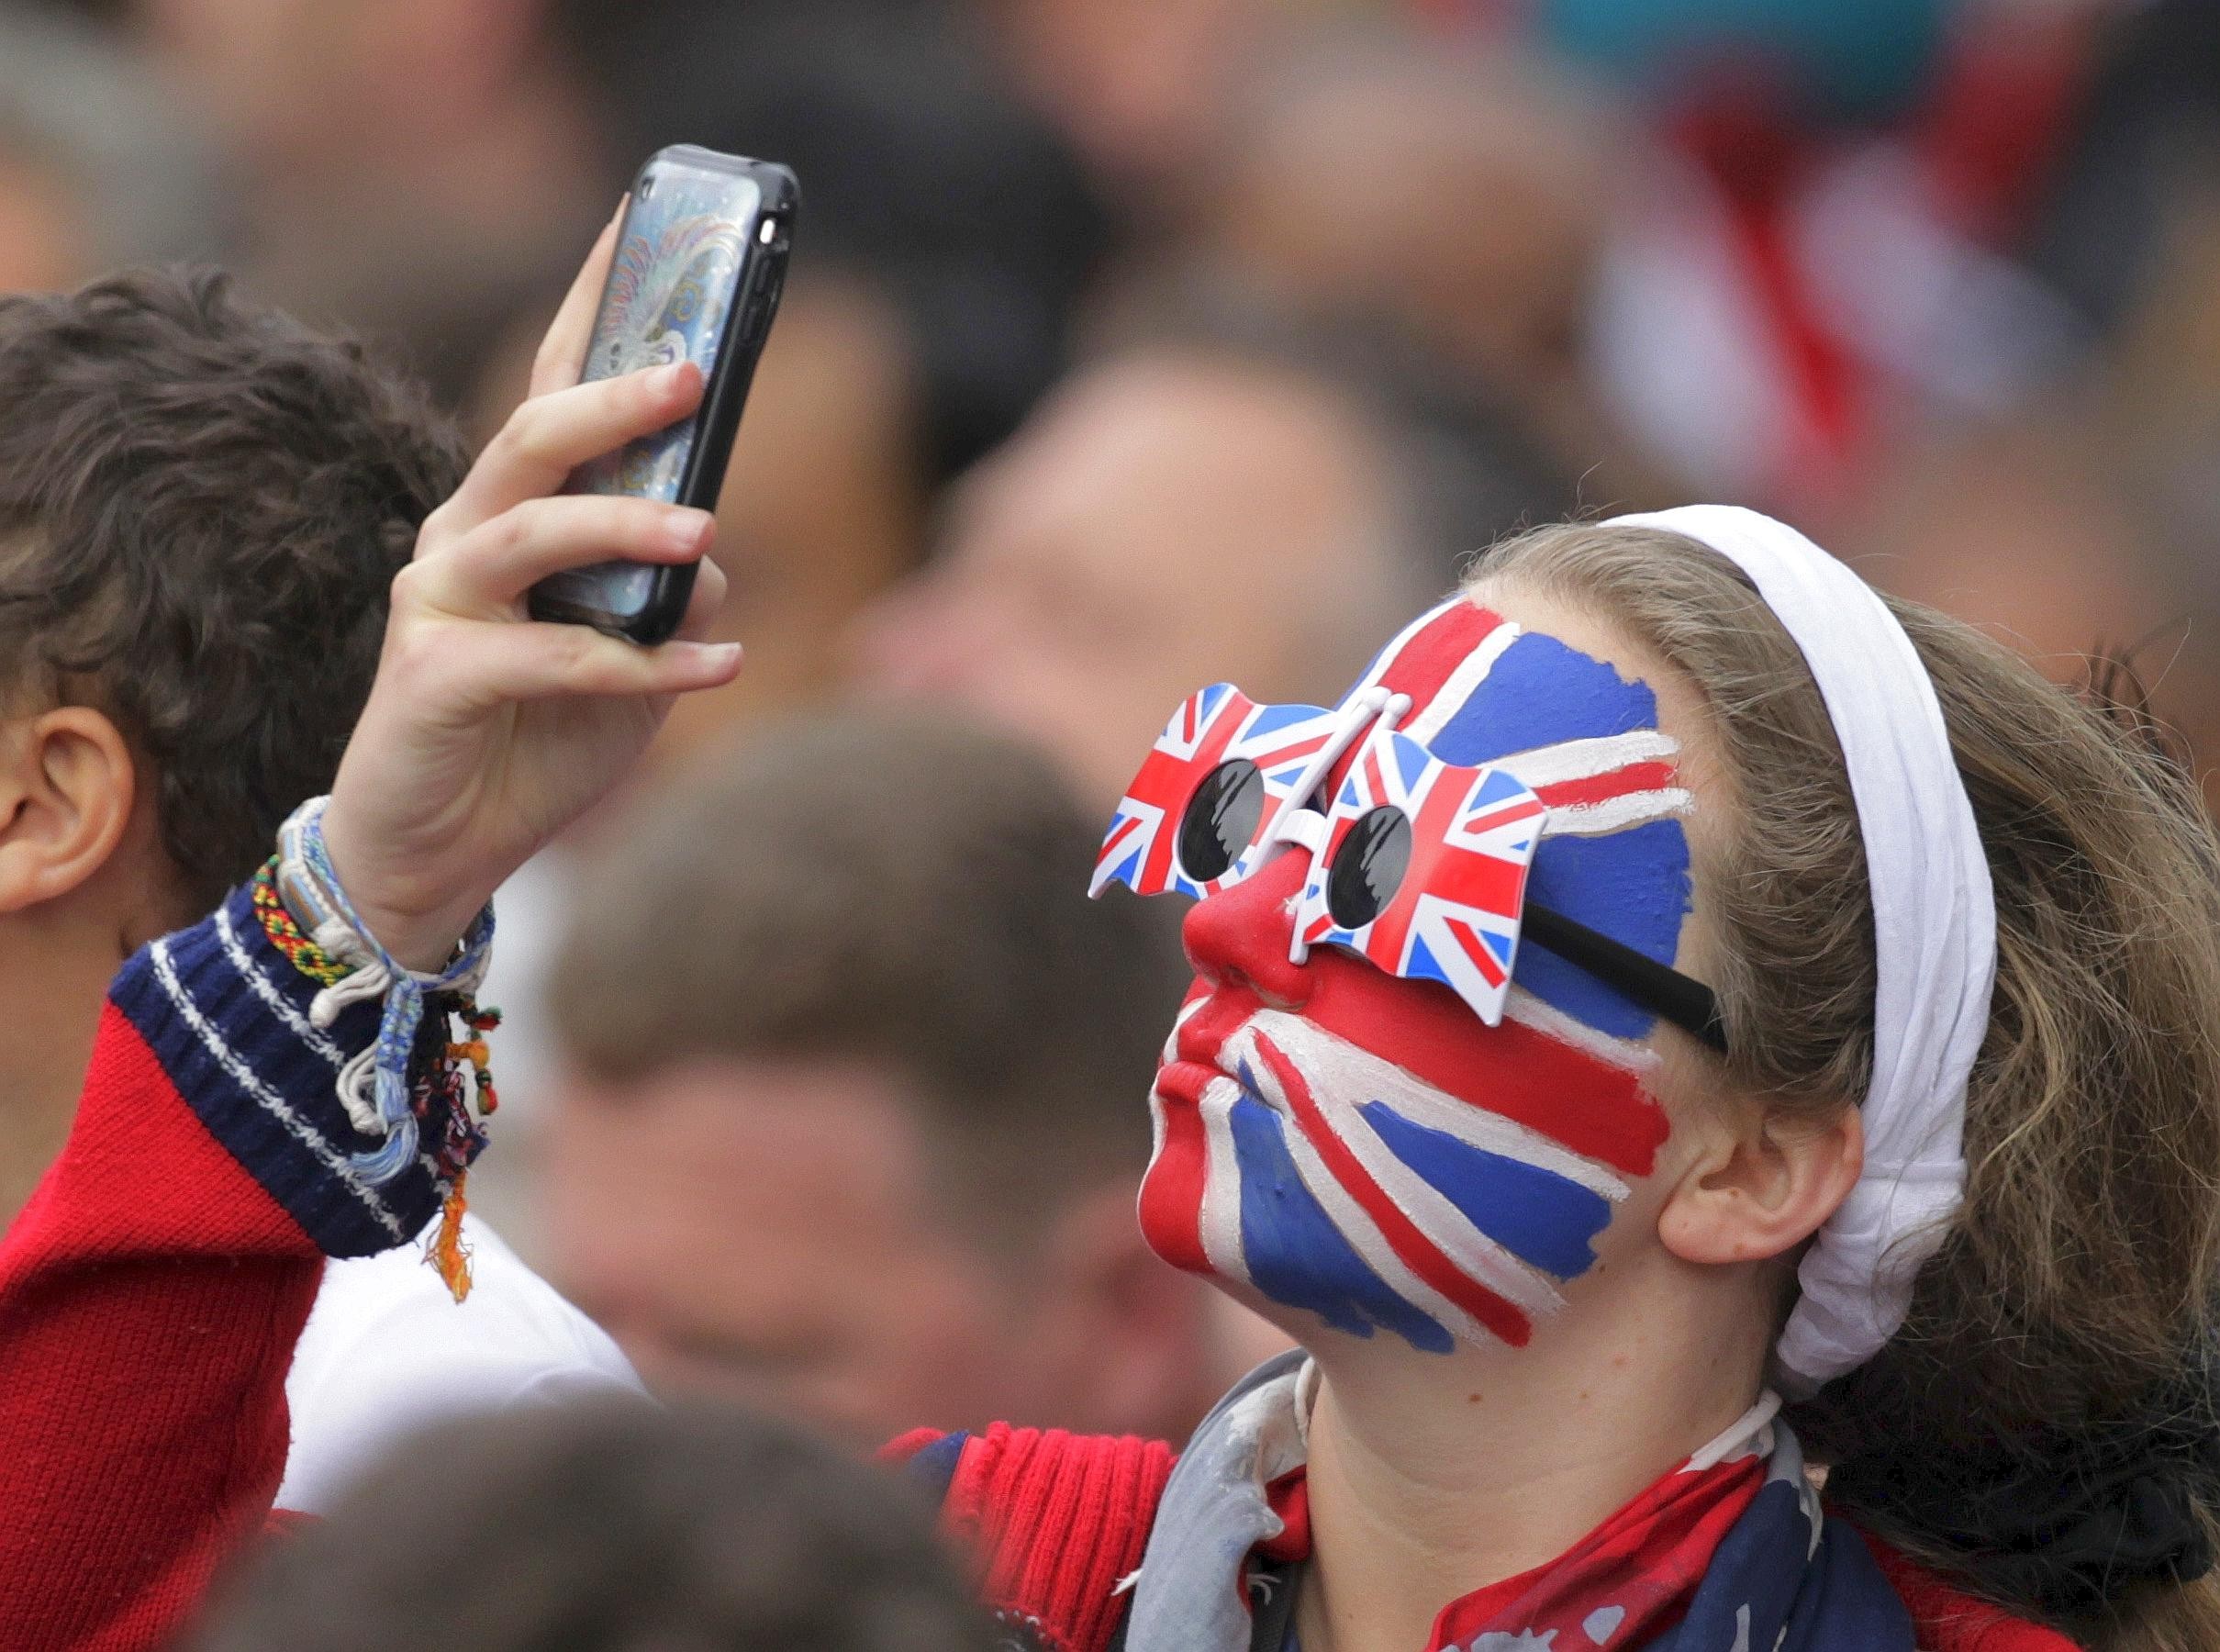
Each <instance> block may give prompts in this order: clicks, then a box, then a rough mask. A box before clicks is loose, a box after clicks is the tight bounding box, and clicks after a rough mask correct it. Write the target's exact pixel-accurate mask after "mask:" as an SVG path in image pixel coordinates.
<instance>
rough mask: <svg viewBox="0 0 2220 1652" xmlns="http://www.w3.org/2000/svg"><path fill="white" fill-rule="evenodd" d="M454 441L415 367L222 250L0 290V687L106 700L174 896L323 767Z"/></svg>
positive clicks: (460, 455) (265, 836)
mask: <svg viewBox="0 0 2220 1652" xmlns="http://www.w3.org/2000/svg"><path fill="white" fill-rule="evenodd" d="M464 464H465V455H464V452H463V444H462V440H461V438H460V437H459V436H458V435H457V434H456V432H455V430H454V429H453V427H452V424H451V423H450V422H449V421H448V420H447V419H445V418H444V417H443V416H441V414H440V413H439V412H437V411H436V410H435V409H434V408H433V407H432V405H431V403H430V402H429V399H428V398H427V397H426V396H425V395H424V393H423V392H422V391H420V390H419V389H418V388H417V387H416V386H415V385H413V384H411V383H409V382H408V381H407V380H405V379H403V378H401V377H398V376H396V374H393V373H392V372H390V371H388V370H387V369H386V368H385V367H384V366H382V365H380V364H378V363H375V362H374V360H373V359H372V358H371V357H370V355H369V354H368V353H367V352H365V351H364V350H363V347H362V346H361V345H359V344H356V343H353V342H351V341H347V340H334V339H329V338H324V337H320V336H318V334H316V333H314V332H311V331H309V330H308V329H306V328H304V327H302V326H301V325H300V324H298V323H297V322H295V321H293V320H292V319H290V318H287V317H285V316H283V315H280V314H278V313H276V312H274V311H272V310H268V309H264V308H261V307H255V306H252V305H250V304H247V303H245V302H242V301H241V300H240V298H238V297H237V296H235V295H234V294H233V292H232V290H231V286H230V284H229V281H228V280H227V278H226V277H224V276H223V275H222V274H220V273H216V272H213V271H206V270H180V269H150V270H142V271H134V272H131V273H125V274H118V275H112V276H108V277H106V278H104V279H101V280H98V281H95V282H93V283H92V284H90V285H86V286H84V287H82V288H80V289H79V290H77V291H76V292H74V293H69V294H61V295H52V296H30V295H13V296H0V673H4V674H5V677H4V678H0V693H5V694H6V695H7V696H9V697H10V698H20V697H22V696H23V695H24V694H26V693H27V692H28V693H30V694H33V695H39V696H44V697H47V698H60V699H65V700H72V699H73V700H77V701H80V702H82V703H86V704H91V705H95V706H97V707H98V708H99V709H102V710H103V711H105V712H106V713H107V714H108V715H109V716H110V717H112V718H113V719H114V720H115V721H116V723H117V727H118V729H120V730H121V731H122V732H123V733H124V735H125V736H126V737H127V738H128V740H130V741H131V742H132V743H133V745H134V746H135V747H136V748H137V750H138V752H139V755H140V757H141V760H142V761H143V762H144V763H145V764H146V765H148V766H149V768H150V769H151V778H152V784H153V787H154V790H155V797H156V802H157V809H158V818H159V820H160V823H161V831H162V843H163V846H164V847H165V849H166V850H167V851H168V854H169V855H170V857H171V859H172V860H173V862H174V863H175V865H176V868H177V871H178V873H179V874H180V875H181V893H182V894H183V895H184V897H185V898H186V899H188V900H189V901H190V903H191V905H190V908H189V910H192V911H202V910H206V909H207V908H209V907H212V906H214V905H215V904H216V903H217V902H218V900H219V899H221V898H222V895H223V892H224V891H225V890H226V889H228V888H229V887H231V886H232V885H233V884H235V883H237V882H239V881H240V879H242V878H244V877H245V876H248V875H249V874H251V872H252V871H253V869H254V867H255V866H256V865H257V864H258V863H260V861H261V860H262V857H263V856H264V855H266V854H269V852H270V843H271V840H272V837H273V834H274V833H275V832H276V830H277V826H278V823H279V822H280V821H281V820H283V819H284V816H285V815H286V813H287V812H288V811H289V810H291V809H292V808H293V807H294V806H295V805H296V804H297V803H298V802H300V800H301V799H302V798H308V797H313V796H315V795H316V794H317V793H318V792H321V791H327V790H329V788H330V786H331V779H332V776H333V774H334V773H335V772H336V770H337V769H338V766H339V759H340V752H341V751H342V750H343V749H344V748H345V746H346V743H347V736H348V733H349V731H350V730H351V729H352V727H353V726H354V720H355V718H356V716H357V715H358V714H359V713H360V711H361V710H362V707H363V699H364V698H365V697H366V696H367V695H368V693H369V690H370V682H371V678H372V675H374V672H375V669H376V665H377V657H378V646H379V642H380V639H381V637H382V635H383V632H384V630H385V601H386V592H387V588H388V586H390V585H391V583H392V580H393V576H394V575H395V573H396V572H397V571H398V570H399V569H400V568H401V566H402V565H403V564H406V563H407V560H408V556H409V553H410V549H411V547H412V545H413V543H414V541H415V539H416V532H417V528H418V524H419V523H420V522H421V521H422V520H423V519H424V517H425V516H426V514H427V513H429V511H430V510H431V508H433V507H434V506H435V505H437V504H439V503H440V502H441V500H442V499H444V498H445V497H447V496H448V495H449V494H450V493H452V491H453V490H454V487H455V486H456V484H457V483H458V482H460V481H461V479H462V476H463V469H464Z"/></svg>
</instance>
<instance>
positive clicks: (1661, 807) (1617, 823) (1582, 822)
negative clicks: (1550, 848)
mask: <svg viewBox="0 0 2220 1652" xmlns="http://www.w3.org/2000/svg"><path fill="white" fill-rule="evenodd" d="M1693 801H1694V799H1693V798H1690V796H1689V794H1688V793H1687V792H1686V791H1685V790H1684V789H1682V788H1681V787H1678V786H1674V787H1665V788H1663V789H1661V790H1658V791H1645V792H1627V793H1625V794H1624V795H1623V796H1621V797H1616V798H1604V799H1603V800H1602V801H1601V802H1597V803H1572V804H1567V806H1566V807H1565V808H1563V809H1551V810H1550V811H1549V819H1548V820H1546V821H1545V822H1544V824H1543V827H1542V835H1543V836H1544V837H1601V836H1603V835H1604V834H1605V833H1607V832H1624V831H1625V830H1626V829H1627V828H1628V827H1629V826H1640V825H1642V824H1644V823H1645V821H1649V820H1664V819H1666V818H1667V817H1668V816H1669V815H1681V814H1686V813H1687V812H1688V811H1689V808H1690V805H1691V803H1692V802H1693Z"/></svg>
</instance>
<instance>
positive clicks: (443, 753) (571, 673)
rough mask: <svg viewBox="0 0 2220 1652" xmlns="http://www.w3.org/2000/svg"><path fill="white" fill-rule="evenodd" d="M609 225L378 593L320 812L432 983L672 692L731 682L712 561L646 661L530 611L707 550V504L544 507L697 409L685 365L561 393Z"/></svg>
mask: <svg viewBox="0 0 2220 1652" xmlns="http://www.w3.org/2000/svg"><path fill="white" fill-rule="evenodd" d="M616 229H617V225H616V221H615V220H611V222H610V224H609V227H608V229H605V230H604V231H603V232H602V236H601V240H599V241H598V242H597V244H596V246H595V248H594V251H593V252H592V253H591V254H590V255H589V256H588V257H587V259H586V266H585V268H583V269H582V270H580V271H579V273H578V279H577V281H576V282H575V284H574V285H572V287H571V290H570V294H569V296H567V297H566V298H565V299H564V300H563V307H562V309H561V310H560V311H559V312H558V313H557V315H556V317H555V319H554V322H553V324H552V326H550V328H549V329H548V332H547V337H546V339H545V340H544V341H543V342H542V343H541V347H540V353H539V358H538V360H537V362H536V363H535V364H534V367H533V371H532V381H531V389H530V394H529V395H528V396H527V397H526V399H525V400H524V401H523V403H522V404H521V405H519V407H518V408H517V410H516V412H515V414H514V415H512V416H511V417H510V419H509V420H508V424H507V425H505V426H504V427H503V428H502V430H501V431H500V432H499V434H497V435H496V436H495V437H494V439H493V440H492V441H490V442H488V443H487V444H486V447H485V452H483V453H482V454H481V455H480V456H479V458H478V462H477V463H476V464H475V465H474V466H473V467H472V469H471V472H470V474H469V475H468V476H467V477H466V478H464V480H463V486H461V487H460V488H458V489H457V490H456V491H455V494H454V497H452V498H451V499H449V500H448V501H447V503H446V504H444V505H442V506H441V508H439V509H438V510H436V511H434V512H433V513H432V515H431V516H430V517H429V518H428V519H426V520H425V523H424V527H423V530H422V531H421V532H420V533H419V534H418V539H417V550H416V556H415V559H414V560H413V561H412V562H411V563H410V564H409V565H408V566H407V568H404V569H403V570H402V571H401V573H400V575H399V576H398V577H396V579H395V581H394V584H393V606H392V612H391V614H390V616H389V618H388V619H387V620H386V625H385V652H384V653H383V655H382V656H381V658H380V660H379V663H378V675H377V681H376V683H375V685H374V686H373V687H372V689H371V693H370V700H369V703H368V705H367V706H366V707H364V709H363V717H362V720H361V721H360V722H359V723H358V724H357V725H356V726H355V731H354V736H353V738H352V739H351V741H350V742H349V743H348V746H347V753H346V756H345V758H344V760H343V761H342V762H341V763H340V773H339V779H338V781H337V783H336V784H335V785H334V787H333V788H332V798H331V803H330V806H329V809H328V810H327V811H326V813H325V816H324V838H325V842H326V843H327V844H328V845H329V852H330V855H331V860H332V865H333V868H334V870H336V871H337V872H338V874H339V876H340V881H341V883H342V884H343V885H344V886H345V887H346V889H347V892H348V895H349V897H350V898H351V900H352V901H353V903H354V907H355V910H356V911H357V912H358V913H359V914H360V915H361V917H362V919H363V921H364V923H365V924H366V925H367V926H368V928H369V929H370V931H371V932H372V933H373V934H374V935H375V936H376V937H377V938H378V940H379V942H380V943H382V944H383V945H384V946H385V950H386V951H387V952H388V953H390V954H392V955H393V956H394V957H396V959H398V960H399V961H400V962H402V963H404V964H406V965H407V966H410V967H412V968H418V969H433V968H436V967H437V966H439V964H440V963H441V960H442V959H443V958H444V956H445V955H446V954H447V952H448V951H449V949H450V948H451V947H452V945H453V944H454V943H455V941H456V939H457V937H459V936H460V935H461V934H462V933H463V930H464V929H465V928H466V927H467V926H468V925H469V923H470V921H471V919H472V918H473V917H474V915H475V914H476V912H477V910H478V909H479V908H480V907H481V906H483V905H484V904H485V901H486V899H488V898H489V897H490V896H491V895H492V893H493V891H494V889H495V888H496V887H497V886H498V885H499V884H500V882H501V881H502V880H503V879H504V878H506V877H507V876H508V875H509V873H511V872H512V871H514V870H515V869H516V868H517V867H518V866H519V865H522V864H523V862H524V861H525V860H527V859H528V858H530V855H531V854H533V853H534V852H535V851H536V850H538V849H539V848H540V846H541V844H543V843H546V842H547V841H548V839H550V838H551V837H552V836H553V835H554V834H555V833H556V832H559V831H561V830H562V829H563V827H564V826H565V825H567V824H568V823H569V822H570V821H571V820H574V819H575V818H576V817H577V816H578V815H579V814H581V813H582V812H584V811H585V809H586V808H587V807H589V806H590V805H591V804H592V803H593V802H594V801H595V800H596V799H597V798H600V797H601V796H602V794H603V793H605V792H606V791H608V789H609V787H611V786H613V785H614V784H615V783H616V782H617V781H618V780H619V778H620V777H621V776H623V774H624V773H625V771H626V770H627V769H628V768H630V766H631V765H632V763H633V761H634V760H635V759H636V758H638V757H639V755H640V753H641V752H642V751H643V750H644V749H645V748H646V746H647V743H648V742H649V741H650V740H651V739H653V736H654V734H655V731H656V730H657V728H658V727H660V726H661V724H662V721H663V719H664V714H665V713H666V712H667V711H668V710H669V709H670V705H671V701H672V698H673V697H675V696H676V695H679V694H683V693H686V692H687V691H688V690H690V689H695V688H712V687H716V686H720V684H723V683H727V682H730V681H731V679H732V677H733V676H734V675H736V674H737V673H738V671H739V669H740V649H739V647H738V645H737V644H730V643H728V644H709V643H706V642H698V641H696V639H697V638H699V637H700V636H701V635H702V633H703V632H704V631H705V630H706V629H707V627H708V623H709V621H710V619H712V617H713V616H714V615H715V614H716V611H717V608H718V606H719V605H720V603H721V602H722V600H723V598H724V589H725V581H724V576H723V575H722V574H721V573H720V571H719V570H718V568H717V566H716V564H714V563H705V564H703V566H702V568H701V571H700V574H699V575H698V576H697V579H696V582H695V586H694V596H693V600H692V602H691V603H690V605H689V606H688V608H687V611H686V621H685V623H684V624H683V625H681V626H680V628H679V631H678V635H677V637H676V638H675V640H673V641H671V642H665V643H664V644H662V645H661V646H659V647H656V648H648V649H643V648H641V647H638V646H637V645H635V644H633V643H631V642H625V641H622V640H620V639H619V638H614V637H608V636H603V635H602V634H601V633H599V632H597V631H591V630H588V629H587V628H586V627H584V626H578V625H559V624H552V623H546V622H542V621H538V620H533V619H530V618H528V617H527V614H526V611H525V596H526V593H527V592H528V591H529V590H530V588H531V586H533V585H534V584H535V583H536V582H538V581H539V580H541V579H542V578H544V577H546V576H547V575H550V574H554V573H557V572H560V571H561V570H563V569H565V568H573V567H580V566H584V565H586V564H591V563H597V562H603V561H607V560H608V559H610V558H612V557H620V558H624V559H626V560H628V561H632V562H645V563H685V562H693V561H696V560H697V559H699V558H700V557H701V556H702V553H704V552H705V551H706V550H707V549H708V544H709V539H710V533H711V530H712V527H713V522H712V519H711V518H710V517H709V516H708V513H707V512H705V511H699V510H688V509H684V508H678V507H675V506H670V505H662V504H656V503H653V502H651V501H648V500H645V499H629V498H616V497H608V496H605V495H584V494H581V495H558V494H557V493H556V489H558V488H560V487H561V486H563V481H564V479H565V478H566V477H568V476H569V474H571V472H572V471H573V470H574V469H575V468H576V467H577V466H578V465H580V464H582V463H585V462H586V461H587V460H589V459H594V458H598V457H599V456H600V455H601V454H603V453H606V452H610V451H611V450H613V449H615V448H618V447H620V446H622V445H623V444H624V443H625V442H627V441H630V440H632V439H633V438H634V437H638V436H643V435H646V434H649V433H650V432H652V431H654V430H662V429H663V428H664V427H665V426H667V425H670V424H672V423H674V422H675V421H676V420H677V419H683V418H685V417H686V416H687V415H688V414H690V413H692V412H693V411H694V408H695V406H696V404H697V403H698V402H699V400H700V399H701V394H702V380H701V374H700V371H699V370H698V369H697V368H696V367H695V366H694V365H693V364H692V363H678V364H677V365H675V366H672V367H662V368H654V369H651V370H649V371H647V372H644V373H638V374H630V375H627V376H625V377H622V378H613V379H603V380H597V381H596V382H595V383H592V384H586V385H581V384H579V383H577V377H578V368H579V363H581V362H582V361H583V360H584V358H585V355H586V341H587V339H588V337H589V335H590V333H591V331H592V328H593V318H594V309H595V305H596V302H597V298H598V296H599V294H600V291H601V285H602V281H603V278H604V276H605V275H606V273H607V272H608V263H609V257H610V253H611V250H612V248H613V247H614V244H615V240H616Z"/></svg>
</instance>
